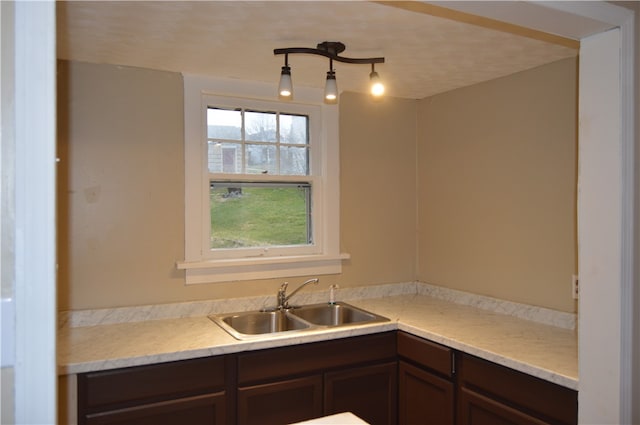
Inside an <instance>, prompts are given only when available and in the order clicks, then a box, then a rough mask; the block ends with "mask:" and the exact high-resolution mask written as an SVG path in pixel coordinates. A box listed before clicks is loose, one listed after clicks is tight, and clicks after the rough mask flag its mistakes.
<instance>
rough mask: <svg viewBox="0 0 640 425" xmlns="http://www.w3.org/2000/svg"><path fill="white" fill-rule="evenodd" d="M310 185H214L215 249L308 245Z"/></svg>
mask: <svg viewBox="0 0 640 425" xmlns="http://www.w3.org/2000/svg"><path fill="white" fill-rule="evenodd" d="M310 194H311V187H310V186H309V185H308V184H306V183H305V184H286V183H283V184H281V185H278V184H260V183H229V182H225V183H217V182H211V184H210V205H211V235H210V236H211V237H210V241H211V243H210V247H211V249H217V248H248V247H267V246H287V245H307V244H309V243H310V242H311V235H310V231H309V229H310V228H311V223H310V222H309V217H310V214H309V210H310Z"/></svg>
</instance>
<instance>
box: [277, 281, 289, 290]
mask: <svg viewBox="0 0 640 425" xmlns="http://www.w3.org/2000/svg"><path fill="white" fill-rule="evenodd" d="M288 286H289V282H283V283H282V285H280V289H278V292H285V291H286V290H287V287H288Z"/></svg>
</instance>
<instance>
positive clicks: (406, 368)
mask: <svg viewBox="0 0 640 425" xmlns="http://www.w3.org/2000/svg"><path fill="white" fill-rule="evenodd" d="M398 373H399V376H398V382H399V386H398V387H399V388H398V391H399V394H398V395H399V401H398V422H399V423H400V424H443V425H446V424H453V421H454V419H453V418H454V398H453V394H454V385H453V383H452V382H450V381H447V380H446V379H443V378H440V377H438V376H436V375H434V374H433V373H430V372H427V371H425V370H424V369H420V368H418V367H415V366H413V365H410V364H408V363H405V362H403V361H401V362H400V365H399V368H398Z"/></svg>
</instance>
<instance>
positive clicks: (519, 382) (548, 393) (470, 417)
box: [458, 353, 578, 425]
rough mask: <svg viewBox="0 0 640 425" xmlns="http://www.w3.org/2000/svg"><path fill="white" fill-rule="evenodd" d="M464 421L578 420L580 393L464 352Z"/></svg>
mask: <svg viewBox="0 0 640 425" xmlns="http://www.w3.org/2000/svg"><path fill="white" fill-rule="evenodd" d="M458 385H459V390H458V393H459V397H458V419H459V421H458V422H459V423H460V424H461V425H467V424H469V425H482V424H576V423H577V422H578V393H577V391H573V390H571V389H569V388H565V387H562V386H560V385H556V384H553V383H551V382H548V381H545V380H543V379H539V378H536V377H533V376H530V375H527V374H525V373H521V372H517V371H515V370H512V369H509V368H506V367H504V366H500V365H497V364H495V363H491V362H489V361H486V360H482V359H479V358H477V357H474V356H471V355H467V354H462V353H461V354H460V356H459V361H458Z"/></svg>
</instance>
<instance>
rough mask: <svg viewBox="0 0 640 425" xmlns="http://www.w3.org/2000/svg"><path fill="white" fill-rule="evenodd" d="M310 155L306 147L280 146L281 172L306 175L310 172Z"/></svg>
mask: <svg viewBox="0 0 640 425" xmlns="http://www.w3.org/2000/svg"><path fill="white" fill-rule="evenodd" d="M308 156H309V155H308V150H307V148H306V147H304V148H303V147H300V148H299V147H292V146H282V147H280V174H283V175H296V176H306V175H307V174H309V161H308Z"/></svg>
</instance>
